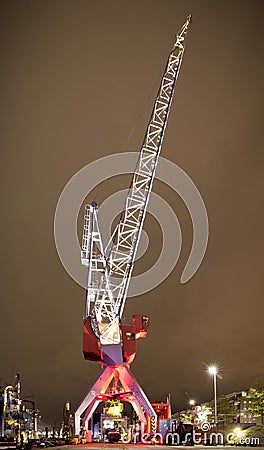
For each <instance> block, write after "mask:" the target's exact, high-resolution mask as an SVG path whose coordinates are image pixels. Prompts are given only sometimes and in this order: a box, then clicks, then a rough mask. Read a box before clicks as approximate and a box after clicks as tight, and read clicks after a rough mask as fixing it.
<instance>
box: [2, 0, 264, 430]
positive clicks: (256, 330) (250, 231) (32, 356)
mask: <svg viewBox="0 0 264 450" xmlns="http://www.w3.org/2000/svg"><path fill="white" fill-rule="evenodd" d="M0 9H1V24H0V35H1V37H0V47H1V77H0V79H1V133H0V135H1V137H0V139H1V178H0V181H1V212H2V214H1V215H2V220H1V323H0V342H1V356H0V361H1V362H0V377H2V379H1V381H0V384H3V383H5V382H10V381H12V380H13V376H14V373H16V372H19V373H20V374H21V377H22V382H23V393H24V395H25V396H26V395H27V396H29V395H34V396H35V400H36V402H37V404H38V406H39V408H40V410H41V412H42V415H43V418H44V419H45V420H46V421H47V422H48V421H50V422H51V423H53V421H54V420H55V418H56V419H57V423H58V422H59V420H60V417H61V409H62V406H63V403H64V401H66V400H67V399H69V400H70V401H71V403H72V407H73V409H74V408H75V407H76V405H77V403H78V402H79V401H80V400H81V398H82V396H83V394H84V393H85V391H86V389H87V387H88V385H89V384H90V383H91V382H92V381H93V379H94V377H95V376H96V374H97V373H98V371H99V366H97V365H96V364H93V363H89V362H86V361H84V360H83V359H82V315H83V310H84V297H85V293H84V290H83V289H82V288H81V287H80V286H78V285H77V284H76V283H75V282H74V281H73V280H72V279H71V278H70V277H69V276H68V275H67V273H66V272H65V271H64V269H63V267H62V265H61V263H60V260H59V258H58V256H57V253H56V248H55V244H54V238H53V218H54V212H55V207H56V204H57V201H58V198H59V195H60V193H61V191H62V189H63V188H64V186H65V184H66V183H67V181H68V180H69V179H70V178H71V177H72V176H73V175H74V174H75V173H76V172H77V171H78V170H79V169H80V168H82V167H83V166H84V165H86V164H88V163H89V162H92V161H94V160H96V159H97V158H99V157H102V156H105V155H110V154H113V153H116V152H118V151H122V150H125V151H137V150H138V149H139V147H140V143H141V141H142V138H143V135H144V130H145V127H146V124H147V119H148V116H149V113H150V110H151V107H152V101H153V95H154V92H155V89H156V87H157V83H158V81H159V78H160V75H161V73H162V71H163V69H164V65H165V62H166V59H167V55H168V52H169V51H170V49H171V45H172V43H173V39H174V35H175V33H176V31H177V30H178V29H179V28H180V26H181V25H182V23H183V22H184V20H185V18H186V16H187V15H188V14H190V13H192V14H193V24H192V26H191V29H190V32H189V35H188V40H187V48H186V52H185V56H184V61H183V66H182V70H181V73H180V77H179V81H178V84H177V88H176V93H175V97H174V102H173V107H172V111H171V115H170V119H169V124H168V129H167V133H166V139H165V140H164V146H163V150H162V156H164V157H165V158H167V159H170V160H171V161H173V162H174V163H176V164H178V165H179V166H180V167H181V168H182V169H184V170H185V171H186V172H187V173H188V174H189V176H190V177H191V178H192V180H193V181H194V182H195V183H196V185H197V187H198V188H199V190H200V192H201V194H202V196H203V199H204V201H205V204H206V207H207V211H208V216H209V223H210V239H209V245H208V250H207V253H206V256H205V259H204V261H203V263H202V265H201V267H200V269H199V270H198V272H197V273H196V275H195V276H194V277H193V279H192V280H191V281H190V282H189V283H187V284H185V285H181V284H180V276H181V273H182V269H183V267H184V264H185V262H186V260H187V258H188V254H189V250H190V245H191V239H192V230H191V223H190V218H189V215H188V212H187V210H186V208H185V207H184V204H183V203H182V202H181V201H180V200H179V198H178V197H177V195H176V194H175V193H172V192H169V191H168V189H167V190H166V188H165V187H164V186H163V185H162V184H161V183H155V186H154V190H155V192H157V193H159V195H163V196H165V198H166V199H167V201H168V202H169V203H170V205H171V206H172V208H173V209H174V210H175V212H176V213H177V216H178V218H179V221H180V223H181V227H182V233H183V236H184V240H183V250H182V254H181V257H180V260H179V263H178V264H177V266H176V267H175V269H174V271H173V272H172V273H171V275H170V276H169V277H168V278H167V279H166V280H165V281H164V282H163V283H162V284H161V285H160V286H159V287H158V288H156V289H155V290H153V291H151V292H149V293H147V294H145V295H143V296H141V297H140V298H135V299H131V300H129V301H128V303H127V308H126V312H125V315H126V317H129V316H130V315H131V314H133V313H134V314H135V313H144V314H147V315H149V316H150V317H151V328H150V332H149V335H148V337H147V339H146V340H144V341H142V342H140V344H139V346H138V347H139V349H138V355H137V358H136V361H135V363H134V364H133V366H132V370H133V372H134V374H135V376H136V377H137V379H138V381H139V382H140V384H141V385H142V387H143V388H144V389H145V390H146V392H147V394H148V396H149V397H150V398H151V399H157V400H159V399H160V400H163V399H164V398H165V396H166V394H167V393H168V392H170V393H171V396H172V401H173V408H174V410H175V409H176V408H180V407H184V406H185V404H186V395H185V392H187V393H188V394H189V395H190V396H195V397H196V398H197V399H198V400H199V401H205V400H209V399H211V398H212V380H211V379H210V378H209V377H208V375H207V374H206V372H205V366H204V363H210V362H214V361H215V362H218V363H219V364H220V365H221V368H222V372H221V373H222V379H221V380H219V383H218V387H219V393H222V394H223V393H228V392H232V391H234V390H240V389H243V388H246V387H247V386H249V385H250V384H252V383H254V382H255V380H256V378H257V377H259V376H263V374H264V361H263V342H264V337H263V334H264V332H263V313H264V307H263V279H264V276H263V275H264V274H263V250H264V249H263V229H264V223H263V218H264V213H263V162H264V156H263V137H262V135H263V123H262V122H263V79H264V74H263V2H262V1H257V0H250V1H244V0H241V1H239V0H236V1H235V0H221V1H219V0H214V1H212V0H208V1H207V0H181V1H180V0H164V1H161V0H134V1H130V0H123V1H120V0H111V1H106V0H104V1H102V0H101V1H90V0H86V1H82V0H75V1H73V0H72V1H69V0H64V1H58V0H52V1H51V0H45V1H43V0H39V1H21V0H19V1H16V0H13V1H12V2H10V1H1V4H0ZM155 86H156V87H155ZM153 89H154V90H153ZM149 98H150V100H148V99H149ZM132 128H134V132H133V133H132V135H131V137H130V139H129V140H128V142H127V144H126V145H125V148H124V143H125V142H126V140H127V137H128V136H129V135H130V131H131V129H132ZM118 183H119V182H118V180H117V186H118V187H119V185H118ZM122 183H123V181H122ZM119 184H120V183H119ZM122 187H123V188H125V187H127V180H124V183H123V184H122ZM110 190H112V191H114V190H115V180H111V182H108V183H106V185H105V187H104V186H103V185H101V187H100V188H98V192H97V191H96V190H95V192H94V196H95V198H96V199H97V200H98V201H99V202H101V201H102V200H103V199H104V198H106V197H107V195H108V192H109V191H110ZM92 199H93V198H88V201H90V200H92ZM68 213H70V212H68ZM148 222H149V223H148ZM150 225H151V220H150V219H148V221H147V224H146V229H149V231H150V233H149V237H150V248H149V253H148V254H146V255H145V256H144V259H143V260H142V263H141V266H142V267H143V266H144V264H145V265H149V264H150V263H151V261H150V259H151V258H153V257H155V255H156V254H157V246H158V245H159V239H160V235H159V233H160V231H159V230H158V229H157V227H156V228H155V226H154V225H153V227H151V226H150ZM151 228H153V230H151ZM155 233H156V234H155ZM141 266H139V267H141ZM143 268H144V267H143Z"/></svg>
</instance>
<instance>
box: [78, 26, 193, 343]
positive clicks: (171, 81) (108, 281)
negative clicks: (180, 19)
mask: <svg viewBox="0 0 264 450" xmlns="http://www.w3.org/2000/svg"><path fill="white" fill-rule="evenodd" d="M190 21H191V18H190V17H188V18H187V20H186V22H185V24H184V25H183V27H182V28H181V30H180V31H179V32H178V34H177V36H176V42H175V44H174V47H173V50H172V51H171V53H170V55H169V58H168V62H167V65H166V69H165V72H164V74H163V77H162V80H161V85H160V88H159V91H158V95H157V97H156V100H155V104H154V108H153V111H152V114H151V118H150V121H149V124H148V127H147V131H146V135H145V138H144V141H143V144H142V148H141V151H140V153H139V158H138V161H137V164H136V168H135V171H134V174H133V178H132V182H131V185H130V188H129V191H128V194H127V197H126V200H125V205H124V208H123V211H122V213H121V216H120V220H119V223H118V225H117V227H116V229H115V231H114V233H113V235H112V237H111V239H110V241H109V244H108V245H107V247H106V249H105V250H104V247H103V243H102V238H101V234H100V229H99V225H98V218H97V205H96V204H92V205H91V206H90V207H88V208H89V209H87V207H86V215H85V224H84V233H83V245H82V263H83V264H84V265H87V266H88V284H87V305H86V313H85V314H86V317H87V316H91V317H93V318H94V321H93V323H94V331H95V332H96V333H97V335H98V336H100V340H101V342H102V343H105V344H110V343H119V342H120V334H119V327H118V324H119V321H120V319H121V317H122V313H123V309H124V305H125V300H126V296H127V290H128V287H129V281H130V278H131V274H132V270H133V265H134V261H135V257H136V252H137V247H138V244H139V239H140V234H141V231H142V227H143V222H144V218H145V215H146V211H147V204H148V200H149V196H150V193H151V189H152V184H153V180H154V176H155V171H156V167H157V162H158V157H159V154H160V150H161V145H162V141H163V137H164V132H165V128H166V125H167V121H168V116H169V112H170V106H171V102H172V98H173V94H174V88H175V84H176V81H177V77H178V74H179V70H180V66H181V62H182V57H183V53H184V41H185V35H186V32H187V29H188V26H189V24H190Z"/></svg>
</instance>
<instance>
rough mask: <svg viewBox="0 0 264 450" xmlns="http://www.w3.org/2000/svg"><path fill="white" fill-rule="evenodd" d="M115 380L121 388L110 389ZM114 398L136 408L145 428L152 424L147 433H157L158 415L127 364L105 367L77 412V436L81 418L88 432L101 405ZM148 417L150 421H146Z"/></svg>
mask: <svg viewBox="0 0 264 450" xmlns="http://www.w3.org/2000/svg"><path fill="white" fill-rule="evenodd" d="M113 379H115V380H116V379H118V381H119V386H115V385H114V386H113V387H112V388H110V384H111V382H112V380H113ZM113 398H115V399H119V400H120V401H123V402H129V403H130V404H131V405H132V407H133V408H134V410H135V412H136V414H137V416H138V418H139V420H140V422H141V423H143V424H144V426H145V427H146V426H147V424H148V423H150V429H146V431H147V432H150V433H155V432H156V425H157V415H156V413H155V411H154V409H153V407H152V405H151V403H150V402H149V400H148V398H147V396H146V394H145V393H144V391H143V390H142V388H141V387H140V385H139V384H138V382H137V381H136V379H135V377H134V376H133V375H132V373H131V372H130V370H129V368H128V366H127V365H126V364H120V365H115V366H105V367H104V368H103V369H102V371H101V372H100V374H99V375H98V377H97V378H96V380H95V382H94V383H93V385H92V386H91V387H90V388H89V390H88V392H87V394H86V395H85V397H84V398H83V400H82V402H81V404H80V405H79V407H78V408H77V410H76V412H75V417H74V422H75V435H80V425H81V416H82V415H83V414H84V416H83V419H82V423H83V427H84V428H85V430H88V422H89V420H90V418H91V417H92V414H93V412H94V411H95V409H96V408H97V406H98V405H99V403H100V402H102V401H107V400H110V399H113ZM147 417H148V418H149V420H146V418H147Z"/></svg>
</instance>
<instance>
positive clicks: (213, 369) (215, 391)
mask: <svg viewBox="0 0 264 450" xmlns="http://www.w3.org/2000/svg"><path fill="white" fill-rule="evenodd" d="M208 372H209V373H210V375H213V378H214V422H215V427H217V424H218V419H217V387H216V375H217V368H216V367H215V366H211V367H209V368H208Z"/></svg>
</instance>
